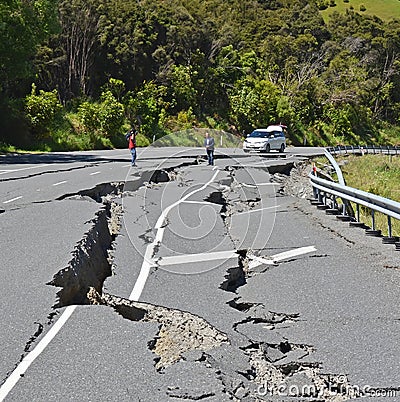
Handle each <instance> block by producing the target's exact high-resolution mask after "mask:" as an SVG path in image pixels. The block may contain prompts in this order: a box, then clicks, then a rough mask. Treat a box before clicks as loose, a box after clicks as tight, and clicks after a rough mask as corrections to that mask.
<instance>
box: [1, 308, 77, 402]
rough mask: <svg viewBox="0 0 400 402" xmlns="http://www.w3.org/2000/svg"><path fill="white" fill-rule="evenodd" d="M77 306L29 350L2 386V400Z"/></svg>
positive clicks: (64, 313)
mask: <svg viewBox="0 0 400 402" xmlns="http://www.w3.org/2000/svg"><path fill="white" fill-rule="evenodd" d="M76 307H77V306H68V307H67V308H66V309H65V311H64V312H63V313H62V315H61V316H60V318H59V319H58V320H57V321H56V322H55V324H54V325H53V326H52V327H51V328H50V330H49V332H48V333H47V334H46V335H45V336H44V338H43V339H42V340H41V341H40V342H39V343H38V344H37V345H36V347H35V349H33V350H32V351H31V352H29V353H28V354H27V355H25V357H24V358H23V359H22V360H21V362H20V363H19V364H18V366H17V367H16V368H15V370H14V371H13V372H12V373H11V375H10V376H9V377H8V378H7V380H6V381H5V382H4V384H3V385H2V386H1V387H0V402H1V401H3V400H4V398H5V397H6V396H7V395H8V393H9V392H10V391H11V390H12V389H13V388H14V386H15V384H17V382H18V381H19V380H20V379H21V378H22V377H23V375H24V374H25V372H26V370H28V367H29V366H30V365H31V364H32V363H33V362H34V361H35V359H36V358H37V357H38V356H39V355H40V354H41V353H42V352H43V350H44V349H45V348H46V347H47V345H48V344H49V343H50V342H51V340H52V339H53V338H54V337H55V336H56V335H57V333H58V332H59V331H60V329H61V328H62V327H63V326H64V324H65V323H66V322H67V321H68V319H69V318H70V317H71V315H72V313H73V312H74V311H75V309H76Z"/></svg>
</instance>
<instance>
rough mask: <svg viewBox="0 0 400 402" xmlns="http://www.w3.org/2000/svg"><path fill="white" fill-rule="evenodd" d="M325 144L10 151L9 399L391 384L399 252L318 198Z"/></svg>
mask: <svg viewBox="0 0 400 402" xmlns="http://www.w3.org/2000/svg"><path fill="white" fill-rule="evenodd" d="M317 154H321V150H319V149H312V148H288V149H287V151H286V152H285V155H279V154H276V153H271V154H269V155H257V154H250V155H248V154H243V153H242V151H241V150H238V149H226V150H224V149H221V150H218V151H217V153H216V160H215V166H207V164H206V159H205V157H204V151H203V150H202V149H198V148H192V149H187V148H149V149H142V150H139V157H138V161H137V164H138V167H137V168H131V167H130V163H129V152H128V151H126V150H114V151H96V152H79V153H57V154H46V155H14V156H12V155H8V156H2V157H0V186H1V188H2V191H1V199H0V203H1V204H0V212H1V213H0V220H1V228H2V236H1V240H0V242H1V248H0V250H1V261H2V292H1V295H0V300H1V305H2V309H1V313H0V314H1V316H0V318H1V322H2V323H3V325H2V326H1V329H0V334H1V339H2V341H3V342H2V345H3V347H2V350H1V352H0V353H1V359H0V400H6V401H33V400H34V401H77V400H79V401H182V400H204V401H229V400H237V401H286V400H291V401H293V400H309V401H344V400H353V399H357V398H358V397H361V396H363V397H364V398H363V399H362V400H367V401H369V400H371V401H372V400H373V401H380V400H381V401H387V402H388V401H396V400H399V398H400V388H399V385H400V359H399V355H400V344H399V342H398V340H399V335H398V334H399V329H400V328H399V327H400V313H399V307H400V301H399V300H400V286H399V284H400V270H399V254H396V252H395V251H394V249H393V248H392V247H391V246H388V245H383V244H381V242H380V241H379V239H375V238H368V237H366V236H364V234H363V233H362V232H361V231H360V229H354V228H349V227H347V226H346V225H345V224H344V223H343V222H337V221H336V220H335V218H333V217H329V216H326V215H325V214H324V213H323V212H322V211H318V210H316V209H314V207H313V206H311V205H310V204H309V202H308V201H307V199H306V197H307V194H308V192H309V189H307V180H305V179H304V177H302V174H301V169H299V168H298V166H300V165H299V164H301V163H306V162H305V161H307V159H308V158H310V157H311V156H313V155H317ZM289 174H291V176H290V177H291V179H290V180H289V176H288V175H289ZM296 175H297V176H296ZM286 177H287V178H288V180H287V181H286V180H285V178H286ZM293 183H295V184H296V185H298V187H299V188H300V189H302V190H301V191H300V190H299V191H298V192H297V194H294V193H295V192H294V191H293V189H294V188H295V187H296V186H295V185H294V184H293ZM304 183H305V184H304ZM296 195H297V196H296Z"/></svg>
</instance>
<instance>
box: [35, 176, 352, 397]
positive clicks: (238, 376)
mask: <svg viewBox="0 0 400 402" xmlns="http://www.w3.org/2000/svg"><path fill="white" fill-rule="evenodd" d="M176 175H177V172H176V171H175V170H170V171H168V172H167V171H164V170H161V171H160V172H158V173H157V174H156V175H155V176H154V175H150V176H149V177H150V179H151V180H154V181H153V183H155V184H156V183H166V182H168V181H169V180H171V178H175V177H176ZM143 181H144V180H143V178H138V179H137V180H133V181H131V183H132V185H131V187H129V185H128V186H126V185H125V187H124V186H123V185H122V183H116V184H105V185H99V186H96V187H95V188H93V189H90V190H87V191H83V192H79V193H78V194H72V195H68V196H64V197H62V198H60V199H65V198H71V197H90V198H91V199H93V200H95V201H96V202H101V203H102V206H101V208H100V210H99V212H98V213H97V214H96V217H95V218H94V220H93V225H92V228H91V229H90V230H89V231H88V232H87V233H86V235H85V236H84V238H83V239H82V240H81V241H80V242H79V243H78V244H77V246H76V247H75V250H74V253H73V258H72V260H71V261H70V263H69V265H68V267H66V268H64V269H63V270H61V271H59V272H58V273H57V274H56V275H55V276H54V278H53V280H52V281H51V282H50V284H51V285H54V286H57V287H61V290H60V291H59V292H58V293H57V295H58V303H57V304H56V305H55V307H62V306H66V305H68V304H97V305H103V306H107V307H111V308H113V309H114V310H115V311H116V312H117V313H118V314H120V315H121V316H122V317H124V318H125V319H128V320H131V321H133V322H156V323H158V324H159V329H158V333H157V335H156V336H155V337H154V339H151V340H149V341H148V348H149V349H150V350H151V351H153V352H154V353H155V355H156V357H155V359H154V365H155V368H156V370H157V371H158V372H160V373H162V372H164V370H166V369H167V368H168V367H169V366H171V365H172V364H175V363H177V362H179V361H182V360H185V359H186V358H187V356H186V353H187V352H190V351H200V352H202V355H201V358H197V360H196V361H197V362H199V363H202V364H206V365H209V366H210V367H212V368H213V369H214V370H215V375H216V376H217V378H218V379H219V380H220V381H221V383H222V384H223V385H224V393H225V394H226V395H227V396H228V397H229V398H231V399H233V400H241V398H245V397H249V398H251V399H249V400H253V401H256V400H268V399H262V395H260V393H259V386H260V385H261V386H266V387H267V391H268V394H267V398H268V395H279V386H280V385H281V384H286V385H287V386H290V384H295V383H299V384H302V385H304V386H306V387H305V388H304V387H303V388H300V391H299V392H298V394H297V395H295V396H296V397H299V398H303V397H304V398H314V399H313V400H321V401H322V400H324V401H331V402H340V401H344V400H346V399H349V396H348V395H347V394H345V393H343V392H340V390H342V389H343V386H344V385H345V386H347V388H349V387H350V384H349V382H348V380H347V378H344V379H343V376H339V375H336V376H335V375H325V374H322V373H321V365H320V363H319V362H315V361H312V359H310V357H311V354H312V352H313V348H312V346H311V345H301V344H294V343H290V342H289V340H287V339H283V340H281V341H279V342H272V341H268V342H267V341H259V340H256V339H252V335H251V331H250V335H249V332H248V331H245V329H246V326H253V328H257V330H258V331H261V332H263V331H265V332H264V333H268V331H269V332H270V333H275V331H276V329H279V325H281V324H285V325H290V324H292V323H294V322H296V321H297V320H299V319H300V318H301V317H299V315H298V314H295V313H294V314H286V313H282V312H272V311H269V310H268V309H267V308H266V307H265V306H264V305H263V304H261V303H249V302H246V301H243V300H242V299H240V298H239V297H236V298H234V299H233V300H231V301H230V302H228V305H229V306H230V307H231V308H233V309H235V310H237V311H239V312H240V313H242V314H243V315H244V317H243V319H242V320H240V321H238V322H235V323H233V325H232V330H233V332H234V333H235V334H236V336H237V339H235V342H232V341H231V336H232V335H229V334H226V333H223V332H221V331H219V330H218V329H217V328H215V327H214V326H213V325H211V324H210V323H209V322H207V321H206V320H205V319H203V318H202V317H200V316H198V315H195V314H192V313H190V312H186V311H181V310H177V309H172V308H167V307H162V306H156V305H152V304H149V303H142V302H134V301H130V300H127V299H123V298H120V297H118V296H115V295H110V294H107V293H103V283H104V280H105V279H106V278H107V277H108V276H110V275H111V274H112V250H113V243H114V241H115V237H116V236H117V234H118V232H119V225H120V216H121V214H122V207H121V205H120V204H119V202H116V200H115V198H118V197H119V196H120V195H121V191H122V189H123V188H124V189H125V190H126V189H127V188H128V189H129V190H130V191H136V190H137V189H138V188H139V187H140V183H142V184H143ZM230 183H231V185H235V184H236V183H234V181H233V180H232V181H231V182H230ZM110 194H111V195H110ZM206 199H207V200H208V201H209V202H213V203H216V204H220V205H222V206H223V208H221V217H222V218H223V219H224V218H225V216H226V214H227V208H229V207H232V205H231V204H229V201H227V198H226V197H225V196H224V194H223V193H222V192H219V191H217V192H215V191H214V192H212V193H211V194H210V195H209V196H208V197H207V198H206ZM257 202H258V200H253V204H249V203H248V205H249V208H254V207H256V206H257ZM143 240H144V241H148V240H150V239H148V238H147V237H146V236H144V237H143ZM248 252H249V250H240V251H239V259H238V266H237V267H234V268H230V269H228V270H227V272H226V276H225V280H224V281H223V282H222V283H221V284H220V289H222V290H225V291H227V292H232V293H234V294H236V293H237V289H238V288H239V287H241V286H245V285H246V284H247V278H248V256H247V254H248ZM39 329H40V328H39ZM233 337H234V336H233ZM220 350H223V352H220ZM218 353H222V354H221V356H220V357H219V358H217V357H215V356H216V355H217V354H218ZM232 355H235V356H236V357H235V358H236V359H238V360H240V361H242V367H241V368H235V367H228V365H226V363H224V359H225V360H226V359H228V357H229V358H230V356H232ZM305 358H307V359H305ZM302 359H304V360H302ZM340 381H341V382H340ZM332 390H338V392H336V395H334V396H332V395H331V394H330V392H331V391H332ZM173 391H174V390H172V389H170V390H169V392H168V393H167V395H168V396H171V397H182V395H184V396H185V395H186V394H181V393H179V392H178V391H176V390H175V391H176V392H173ZM210 395H211V394H207V393H205V394H203V395H202V396H201V397H204V398H207V397H209V396H210ZM185 398H190V399H193V398H192V397H191V396H190V395H186V396H185ZM315 398H318V399H315Z"/></svg>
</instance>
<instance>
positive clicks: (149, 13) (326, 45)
mask: <svg viewBox="0 0 400 402" xmlns="http://www.w3.org/2000/svg"><path fill="white" fill-rule="evenodd" d="M3 3H4V4H3ZM3 3H2V5H1V6H0V36H1V38H2V41H1V42H0V121H1V124H0V149H1V150H3V151H6V150H12V149H25V150H43V151H50V150H53V151H59V150H83V149H95V148H112V147H121V146H125V145H126V144H125V140H124V135H123V134H124V133H125V132H126V131H127V130H128V129H129V128H130V126H131V125H134V126H135V127H136V128H137V129H138V131H139V133H140V137H139V138H138V145H142V146H145V145H147V144H149V143H151V142H153V141H157V140H159V139H160V138H162V137H164V136H166V135H171V134H172V133H175V132H181V131H182V130H189V129H193V128H208V129H215V130H223V131H225V132H230V133H232V134H233V135H235V136H237V137H240V136H243V134H244V133H249V132H251V131H252V129H254V128H256V127H262V126H267V125H269V124H279V123H283V124H285V125H286V126H287V127H288V133H289V143H290V144H293V145H311V146H318V145H319V146H325V145H336V144H356V143H375V144H386V143H390V144H400V128H399V126H400V1H398V0H382V1H380V2H376V3H377V4H378V3H379V5H380V6H379V7H378V6H377V5H375V6H374V4H375V2H373V1H372V0H371V1H365V2H364V6H365V8H366V10H364V11H362V10H361V9H360V7H361V6H359V7H358V6H357V4H358V3H357V4H356V0H349V2H348V3H347V2H343V0H340V4H339V0H329V5H328V7H327V9H325V10H323V8H324V6H323V5H324V4H325V5H326V1H325V0H285V1H281V0H270V1H265V0H250V1H243V0H232V1H229V2H227V1H224V0H190V1H189V0H179V1H178V0H170V1H162V2H161V1H159V0H143V1H140V2H138V1H136V0H113V1H109V0H33V1H25V0H14V1H6V2H3ZM334 3H335V4H336V5H334ZM345 4H347V5H348V6H349V7H350V6H353V9H350V8H346V7H345ZM321 5H322V6H321ZM396 5H397V7H396ZM343 7H345V8H343ZM334 9H336V11H340V12H333V11H335V10H334ZM331 10H333V11H331ZM385 10H390V11H389V12H390V14H391V17H389V16H388V15H387V14H384V11H385ZM325 12H329V13H330V14H329V18H326V17H323V15H324V14H323V13H325ZM375 13H376V14H375Z"/></svg>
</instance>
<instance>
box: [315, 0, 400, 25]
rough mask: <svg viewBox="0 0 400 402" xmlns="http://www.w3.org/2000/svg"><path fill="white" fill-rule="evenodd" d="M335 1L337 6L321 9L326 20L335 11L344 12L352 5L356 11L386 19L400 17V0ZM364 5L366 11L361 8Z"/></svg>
mask: <svg viewBox="0 0 400 402" xmlns="http://www.w3.org/2000/svg"><path fill="white" fill-rule="evenodd" d="M335 3H336V6H335V7H328V8H327V9H326V10H322V11H321V14H322V16H323V18H324V19H325V21H326V20H327V19H328V18H329V15H330V14H332V13H333V12H334V11H337V12H339V13H343V12H345V11H346V9H350V8H351V7H353V9H354V11H356V12H362V13H365V14H369V15H376V16H377V17H379V18H381V19H382V20H384V21H389V20H391V19H393V18H400V0H349V1H348V2H347V3H346V2H344V1H343V0H335ZM362 5H363V6H364V7H365V11H361V10H360V6H362Z"/></svg>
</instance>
